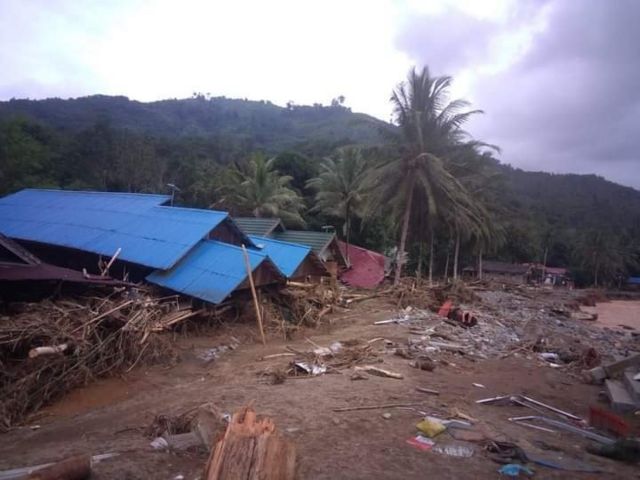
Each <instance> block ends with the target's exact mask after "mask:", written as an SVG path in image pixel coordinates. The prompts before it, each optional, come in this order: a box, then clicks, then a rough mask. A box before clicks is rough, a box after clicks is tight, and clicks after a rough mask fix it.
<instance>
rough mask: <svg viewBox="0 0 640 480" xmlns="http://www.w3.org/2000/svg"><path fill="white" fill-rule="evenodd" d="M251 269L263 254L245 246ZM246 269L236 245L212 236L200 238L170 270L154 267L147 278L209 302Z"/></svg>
mask: <svg viewBox="0 0 640 480" xmlns="http://www.w3.org/2000/svg"><path fill="white" fill-rule="evenodd" d="M247 253H248V255H249V263H250V265H251V270H252V271H253V270H255V269H256V268H258V267H259V266H260V265H261V264H262V262H264V261H269V260H268V258H267V256H266V255H265V254H263V253H259V252H257V251H255V250H251V249H247ZM246 278H247V269H246V264H245V259H244V253H243V252H242V249H241V248H240V247H236V246H235V245H229V244H228V243H222V242H218V241H215V240H202V241H201V242H200V243H199V244H198V245H197V246H196V247H195V248H194V249H192V250H191V251H190V252H189V253H188V254H187V255H186V256H185V257H184V258H183V259H182V260H180V261H179V262H178V264H177V265H175V266H174V267H173V268H172V269H171V270H168V271H160V270H156V271H155V272H153V273H152V274H150V275H148V276H147V281H149V282H151V283H155V284H156V285H160V286H161V287H165V288H168V289H170V290H174V291H176V292H181V293H184V294H186V295H190V296H192V297H196V298H199V299H201V300H205V301H207V302H211V303H220V302H222V301H223V300H224V299H225V298H227V297H228V296H229V295H230V294H231V293H232V292H233V291H234V290H235V289H236V288H237V287H238V286H239V285H240V284H241V283H242V282H243V281H244V280H245V279H246Z"/></svg>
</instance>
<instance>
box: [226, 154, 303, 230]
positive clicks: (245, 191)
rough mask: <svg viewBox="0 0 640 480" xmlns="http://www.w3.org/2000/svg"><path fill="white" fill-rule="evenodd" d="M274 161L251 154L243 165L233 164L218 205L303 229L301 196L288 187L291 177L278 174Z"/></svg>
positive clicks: (228, 172) (227, 173) (228, 171)
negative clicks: (274, 219) (272, 218)
mask: <svg viewBox="0 0 640 480" xmlns="http://www.w3.org/2000/svg"><path fill="white" fill-rule="evenodd" d="M273 163H274V159H273V158H269V159H267V158H266V157H265V156H264V155H262V154H254V155H253V156H252V157H251V159H250V160H249V162H248V163H247V164H246V165H244V166H242V167H241V166H238V165H234V166H233V167H230V168H229V169H228V170H227V172H226V174H225V175H224V178H225V182H226V183H225V184H224V185H221V186H220V187H219V189H218V193H219V194H222V197H221V199H220V200H219V201H218V202H217V205H224V206H236V207H237V209H238V210H239V212H240V213H244V214H250V215H253V216H254V217H278V218H281V219H282V220H283V222H284V223H285V224H289V225H294V226H303V225H304V224H305V222H304V220H303V218H302V215H301V213H300V212H301V211H302V210H303V209H304V202H303V200H302V197H301V196H300V195H299V194H298V192H296V191H295V190H293V189H292V188H291V187H290V186H289V184H290V183H291V180H292V177H290V176H288V175H280V173H279V172H278V171H277V170H275V169H274V167H273Z"/></svg>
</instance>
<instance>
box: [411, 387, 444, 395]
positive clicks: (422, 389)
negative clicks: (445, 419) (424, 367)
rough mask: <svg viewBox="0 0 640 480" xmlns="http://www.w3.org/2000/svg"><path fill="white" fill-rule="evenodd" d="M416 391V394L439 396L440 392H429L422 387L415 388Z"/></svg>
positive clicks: (428, 389) (429, 390)
mask: <svg viewBox="0 0 640 480" xmlns="http://www.w3.org/2000/svg"><path fill="white" fill-rule="evenodd" d="M416 390H417V391H418V392H422V393H428V394H430V395H440V392H439V391H437V390H431V389H430V388H424V387H416Z"/></svg>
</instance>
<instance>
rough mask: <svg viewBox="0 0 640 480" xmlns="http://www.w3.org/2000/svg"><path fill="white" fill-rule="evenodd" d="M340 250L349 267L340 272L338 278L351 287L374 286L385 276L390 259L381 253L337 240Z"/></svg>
mask: <svg viewBox="0 0 640 480" xmlns="http://www.w3.org/2000/svg"><path fill="white" fill-rule="evenodd" d="M338 246H339V247H340V251H341V252H342V254H343V255H344V257H345V258H347V259H348V260H349V268H348V269H346V270H344V271H343V272H341V273H340V280H341V281H342V282H343V283H345V284H347V285H350V286H352V287H359V288H375V287H377V286H378V285H380V284H381V283H382V282H383V281H384V278H385V275H386V271H387V267H388V265H389V264H390V261H389V259H388V258H387V257H385V256H384V255H382V254H381V253H378V252H374V251H371V250H367V249H366V248H362V247H358V246H356V245H353V244H350V243H346V242H343V241H338Z"/></svg>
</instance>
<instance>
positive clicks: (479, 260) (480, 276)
mask: <svg viewBox="0 0 640 480" xmlns="http://www.w3.org/2000/svg"><path fill="white" fill-rule="evenodd" d="M478 279H479V280H482V247H480V251H479V252H478Z"/></svg>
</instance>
